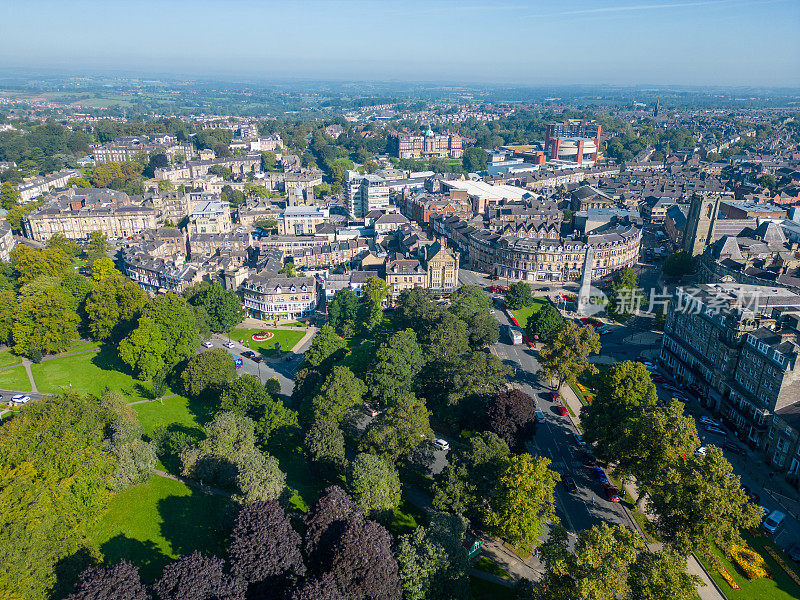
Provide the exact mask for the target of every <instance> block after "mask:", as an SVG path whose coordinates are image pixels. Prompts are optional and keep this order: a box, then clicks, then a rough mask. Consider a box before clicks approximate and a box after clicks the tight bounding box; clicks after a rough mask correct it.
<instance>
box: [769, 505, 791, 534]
mask: <svg viewBox="0 0 800 600" xmlns="http://www.w3.org/2000/svg"><path fill="white" fill-rule="evenodd" d="M785 519H786V515H785V514H783V513H782V512H781V511H779V510H773V511H772V512H771V513H770V515H769V516H768V517H767V518H766V519H764V529H765V530H766V531H767V533H775V532H776V531H778V529H779V528H780V527H781V525H783V521H784V520H785Z"/></svg>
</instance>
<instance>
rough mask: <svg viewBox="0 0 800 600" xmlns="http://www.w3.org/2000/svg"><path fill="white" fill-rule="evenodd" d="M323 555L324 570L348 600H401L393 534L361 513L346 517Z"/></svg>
mask: <svg viewBox="0 0 800 600" xmlns="http://www.w3.org/2000/svg"><path fill="white" fill-rule="evenodd" d="M326 558H327V560H325V562H326V563H327V565H326V566H327V569H326V570H327V571H329V572H330V574H331V575H332V576H333V579H334V580H335V581H336V585H337V586H338V587H339V591H340V592H342V593H343V594H346V596H347V598H348V599H349V600H400V597H401V595H402V594H401V589H400V576H399V575H398V569H397V560H396V559H395V557H394V554H392V537H391V536H390V535H389V532H388V531H386V529H385V528H384V527H383V526H382V525H379V524H378V523H376V522H375V521H370V520H368V519H365V518H364V517H362V516H361V515H360V514H358V515H355V516H353V517H351V518H350V519H348V520H347V522H346V524H345V526H344V531H342V534H341V536H339V539H338V540H337V541H336V543H334V545H333V547H332V551H331V554H330V556H328V557H326Z"/></svg>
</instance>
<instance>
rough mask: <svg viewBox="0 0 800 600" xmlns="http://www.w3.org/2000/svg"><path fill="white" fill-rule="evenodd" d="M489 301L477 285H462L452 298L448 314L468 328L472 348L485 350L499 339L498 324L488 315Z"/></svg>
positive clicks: (490, 302)
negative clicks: (465, 324) (450, 313)
mask: <svg viewBox="0 0 800 600" xmlns="http://www.w3.org/2000/svg"><path fill="white" fill-rule="evenodd" d="M491 306H492V301H491V299H490V298H489V297H488V296H487V295H486V294H485V293H484V292H483V290H482V289H481V288H480V287H479V286H477V285H464V286H461V287H460V288H458V290H456V292H455V293H454V294H453V297H452V304H451V306H450V312H452V313H453V314H454V315H455V316H457V317H458V318H459V319H461V320H462V321H464V322H465V323H467V325H468V326H469V343H470V346H471V347H472V348H485V347H486V346H490V345H492V344H494V343H495V342H497V340H498V338H499V337H500V323H498V321H497V319H495V318H494V317H493V316H492V315H491V314H490V313H489V309H490V308H491Z"/></svg>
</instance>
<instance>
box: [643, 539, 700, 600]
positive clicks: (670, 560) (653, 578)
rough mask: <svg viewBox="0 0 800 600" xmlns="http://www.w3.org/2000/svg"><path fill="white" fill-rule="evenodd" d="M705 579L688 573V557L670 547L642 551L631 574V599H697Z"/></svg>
mask: <svg viewBox="0 0 800 600" xmlns="http://www.w3.org/2000/svg"><path fill="white" fill-rule="evenodd" d="M700 585H703V580H702V579H700V578H699V577H698V576H697V575H689V574H688V573H687V572H686V557H685V556H682V555H681V554H680V553H678V552H676V551H674V550H673V549H671V548H669V547H667V548H665V549H664V550H663V551H662V552H640V553H639V556H638V557H637V559H636V562H635V563H633V565H631V568H630V574H629V576H628V586H629V587H630V590H631V593H630V595H629V598H630V600H693V599H694V598H697V588H698V587H699V586H700Z"/></svg>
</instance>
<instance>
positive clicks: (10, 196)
mask: <svg viewBox="0 0 800 600" xmlns="http://www.w3.org/2000/svg"><path fill="white" fill-rule="evenodd" d="M20 200H22V196H21V195H20V193H19V190H18V189H17V186H15V185H14V184H13V183H11V182H10V181H4V182H3V183H2V184H0V208H3V209H4V210H11V209H12V208H14V207H15V206H17V205H19V203H20Z"/></svg>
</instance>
